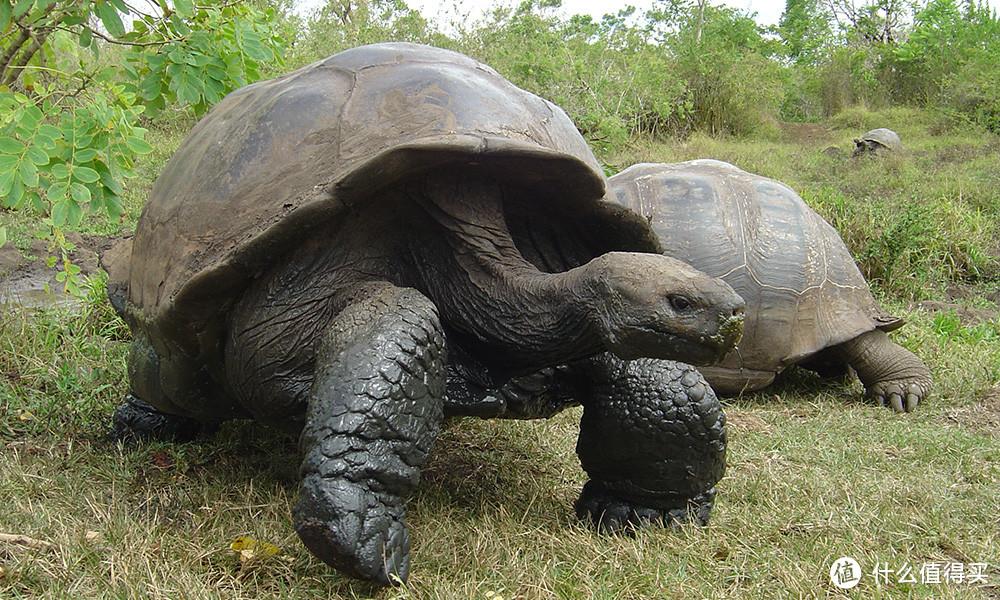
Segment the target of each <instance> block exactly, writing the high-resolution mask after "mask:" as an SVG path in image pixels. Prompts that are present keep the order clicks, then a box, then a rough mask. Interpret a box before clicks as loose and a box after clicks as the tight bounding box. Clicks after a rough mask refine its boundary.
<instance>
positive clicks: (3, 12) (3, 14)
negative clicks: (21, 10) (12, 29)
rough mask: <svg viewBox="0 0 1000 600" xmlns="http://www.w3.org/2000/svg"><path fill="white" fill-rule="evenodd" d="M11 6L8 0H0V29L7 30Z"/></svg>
mask: <svg viewBox="0 0 1000 600" xmlns="http://www.w3.org/2000/svg"><path fill="white" fill-rule="evenodd" d="M12 8H13V7H12V6H11V5H10V1H9V0H3V1H2V2H0V31H7V26H8V25H10V16H11V11H12Z"/></svg>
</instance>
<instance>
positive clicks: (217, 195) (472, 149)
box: [109, 43, 604, 356]
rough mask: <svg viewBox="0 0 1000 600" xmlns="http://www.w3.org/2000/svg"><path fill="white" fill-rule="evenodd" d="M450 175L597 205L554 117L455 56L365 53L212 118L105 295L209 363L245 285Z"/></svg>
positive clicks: (564, 127)
mask: <svg viewBox="0 0 1000 600" xmlns="http://www.w3.org/2000/svg"><path fill="white" fill-rule="evenodd" d="M452 165H454V166H455V167H456V168H461V167H462V166H463V165H476V167H477V168H480V169H491V170H493V171H494V172H497V173H499V174H500V175H501V177H502V178H509V179H512V180H514V181H515V182H516V183H517V184H518V185H520V186H523V187H529V188H531V187H532V186H534V187H536V188H537V187H546V188H551V189H558V190H559V198H560V199H561V200H565V201H566V202H581V203H583V202H587V203H591V204H596V203H598V202H599V201H600V198H601V197H602V196H603V194H604V176H603V173H602V171H601V168H600V166H599V165H598V163H597V161H596V160H595V158H594V156H593V154H592V153H591V151H590V149H589V148H588V146H587V144H586V142H585V140H584V139H583V137H582V136H581V135H580V134H579V133H578V132H577V130H576V128H575V127H574V126H573V124H572V122H571V121H570V119H569V118H568V117H567V116H566V115H565V113H563V111H562V110H560V109H559V108H558V107H556V106H554V105H553V104H551V103H549V102H547V101H545V100H543V99H541V98H539V97H537V96H535V95H533V94H530V93H528V92H525V91H524V90H521V89H519V88H517V87H516V86H514V85H513V84H511V83H510V82H509V81H507V80H506V79H504V78H503V77H501V76H500V75H499V74H498V73H497V72H496V71H494V70H493V69H491V68H489V67H487V66H485V65H483V64H481V63H479V62H477V61H475V60H473V59H471V58H468V57H466V56H464V55H461V54H458V53H455V52H451V51H447V50H441V49H437V48H431V47H428V46H422V45H416V44H406V43H387V44H375V45H370V46H363V47H359V48H355V49H352V50H348V51H345V52H342V53H339V54H336V55H334V56H331V57H329V58H327V59H325V60H322V61H319V62H316V63H314V64H311V65H308V66H306V67H303V68H301V69H298V70H296V71H294V72H292V73H289V74H287V75H285V76H283V77H279V78H277V79H273V80H270V81H264V82H261V83H256V84H253V85H249V86H246V87H244V88H241V89H239V90H236V91H234V92H232V93H231V94H229V95H228V96H226V97H225V98H224V99H223V100H222V101H221V102H220V103H219V104H218V105H216V106H215V107H214V108H213V109H212V111H211V112H210V113H209V114H208V115H206V116H205V117H204V118H203V119H202V120H201V121H200V122H199V123H198V124H197V125H196V126H195V127H194V128H193V129H192V131H191V132H190V134H189V135H188V137H187V138H186V139H185V140H184V142H183V143H182V144H181V146H180V147H179V148H178V150H177V151H176V153H175V154H174V155H173V157H172V158H171V159H170V161H169V163H168V164H167V166H166V167H165V168H164V170H163V173H162V174H161V175H160V177H159V179H158V180H157V181H156V184H155V185H154V188H153V190H152V193H151V195H150V198H149V201H148V203H147V205H146V207H145V209H144V211H143V214H142V216H141V218H140V220H139V223H138V225H137V229H136V233H135V237H134V239H133V245H132V248H131V252H129V251H128V249H125V251H123V252H119V255H121V256H124V257H125V259H123V261H121V262H123V263H125V264H119V265H112V266H111V267H110V268H109V272H110V273H111V282H110V284H109V290H111V293H112V296H113V297H114V296H116V295H117V297H118V298H119V299H120V304H123V305H124V308H123V310H124V311H125V312H126V313H128V314H131V315H132V317H133V319H134V320H135V321H136V322H137V323H139V324H140V325H141V326H143V327H144V328H145V329H147V331H150V332H151V333H153V334H154V335H153V337H156V332H157V331H159V332H163V331H170V332H171V334H170V335H171V337H173V338H179V339H174V340H173V341H174V342H175V343H177V344H179V345H180V346H181V348H183V349H184V351H185V352H187V353H189V354H191V355H192V356H193V355H197V354H198V353H199V352H200V351H206V350H211V349H213V348H216V347H217V346H218V339H217V335H218V329H219V327H218V323H219V321H220V320H221V317H222V316H223V315H224V314H225V312H226V311H227V310H228V307H229V305H230V304H231V303H232V301H233V300H234V299H235V298H236V297H237V296H238V294H239V293H240V291H241V290H242V289H244V287H245V286H246V284H247V282H248V281H249V280H250V279H251V278H252V277H253V276H254V275H255V273H257V272H258V271H259V270H260V269H261V268H262V267H263V266H264V265H267V264H269V263H270V262H272V261H273V260H274V258H275V257H277V256H280V255H281V254H282V253H283V252H284V251H286V250H287V249H288V247H289V245H291V244H295V243H296V240H298V239H301V236H302V235H303V234H304V233H305V232H307V231H308V230H309V229H310V228H312V227H315V226H317V225H318V224H321V223H327V224H328V223H330V222H331V220H335V219H338V218H339V215H341V214H342V213H343V211H345V210H377V206H373V205H374V204H377V201H375V200H373V198H376V197H377V195H376V194H373V192H376V191H377V190H378V189H380V188H382V187H384V186H389V185H392V184H393V183H396V182H398V181H400V180H401V179H403V178H407V177H411V176H413V175H416V174H419V173H420V172H421V171H423V170H430V169H434V168H442V167H446V168H450V167H451V166H452ZM540 196H541V197H544V195H540ZM129 259H130V260H129ZM122 300H123V301H122Z"/></svg>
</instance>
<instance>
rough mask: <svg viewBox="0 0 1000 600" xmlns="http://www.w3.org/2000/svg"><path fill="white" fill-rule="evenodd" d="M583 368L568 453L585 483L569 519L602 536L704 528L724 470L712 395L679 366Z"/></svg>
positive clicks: (608, 361)
mask: <svg viewBox="0 0 1000 600" xmlns="http://www.w3.org/2000/svg"><path fill="white" fill-rule="evenodd" d="M590 362H591V368H588V369H582V370H580V373H581V375H585V376H586V379H582V380H581V383H580V384H578V389H579V392H578V397H579V399H580V401H581V402H582V403H583V406H584V409H583V418H582V419H581V421H580V438H579V440H578V442H577V447H576V451H577V454H578V455H579V456H580V463H581V464H582V465H583V469H584V470H585V471H586V472H587V474H588V475H590V481H588V482H587V483H586V484H585V485H584V488H583V492H582V493H581V494H580V498H579V499H578V500H577V502H576V512H577V515H578V516H579V517H580V518H581V519H588V518H589V519H590V520H591V521H592V522H593V523H594V524H595V525H596V526H597V527H598V529H600V530H601V531H604V532H609V533H613V532H618V531H624V532H629V531H631V530H633V529H634V528H636V527H642V526H647V525H651V524H660V525H668V526H672V525H676V524H678V523H686V522H694V523H698V524H702V525H703V524H705V523H706V522H707V521H708V517H709V513H710V512H711V509H712V504H713V502H714V499H715V484H716V483H717V482H718V481H719V480H720V479H722V475H723V473H724V472H725V468H726V420H725V416H724V414H723V412H722V406H721V405H720V404H719V401H718V399H717V398H716V396H715V392H713V391H712V388H711V387H709V385H708V384H707V383H706V382H705V380H704V378H703V377H702V376H701V374H700V373H698V371H697V370H695V368H694V367H691V366H689V365H686V364H683V363H678V362H674V361H670V360H654V359H637V360H633V361H622V360H619V359H617V358H615V357H613V356H611V355H603V356H600V357H598V358H595V359H593V360H592V361H590ZM583 382H586V383H583Z"/></svg>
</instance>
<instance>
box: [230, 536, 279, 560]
mask: <svg viewBox="0 0 1000 600" xmlns="http://www.w3.org/2000/svg"><path fill="white" fill-rule="evenodd" d="M229 548H230V549H232V550H234V551H235V552H236V553H237V554H239V557H240V561H243V562H246V561H248V560H253V559H254V558H258V557H266V556H274V555H275V554H277V553H278V552H280V550H279V549H278V547H277V546H275V545H274V544H268V543H267V542H261V541H258V540H255V539H253V538H251V537H246V536H242V535H241V536H240V537H238V538H236V539H234V540H233V543H231V544H229Z"/></svg>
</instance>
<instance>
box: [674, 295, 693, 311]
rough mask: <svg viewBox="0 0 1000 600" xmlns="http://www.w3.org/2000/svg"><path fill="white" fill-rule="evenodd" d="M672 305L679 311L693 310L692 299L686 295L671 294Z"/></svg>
mask: <svg viewBox="0 0 1000 600" xmlns="http://www.w3.org/2000/svg"><path fill="white" fill-rule="evenodd" d="M669 300H670V306H673V307H674V310H676V311H677V312H685V311H688V310H691V301H690V300H688V299H687V298H685V297H684V296H670V297H669Z"/></svg>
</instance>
